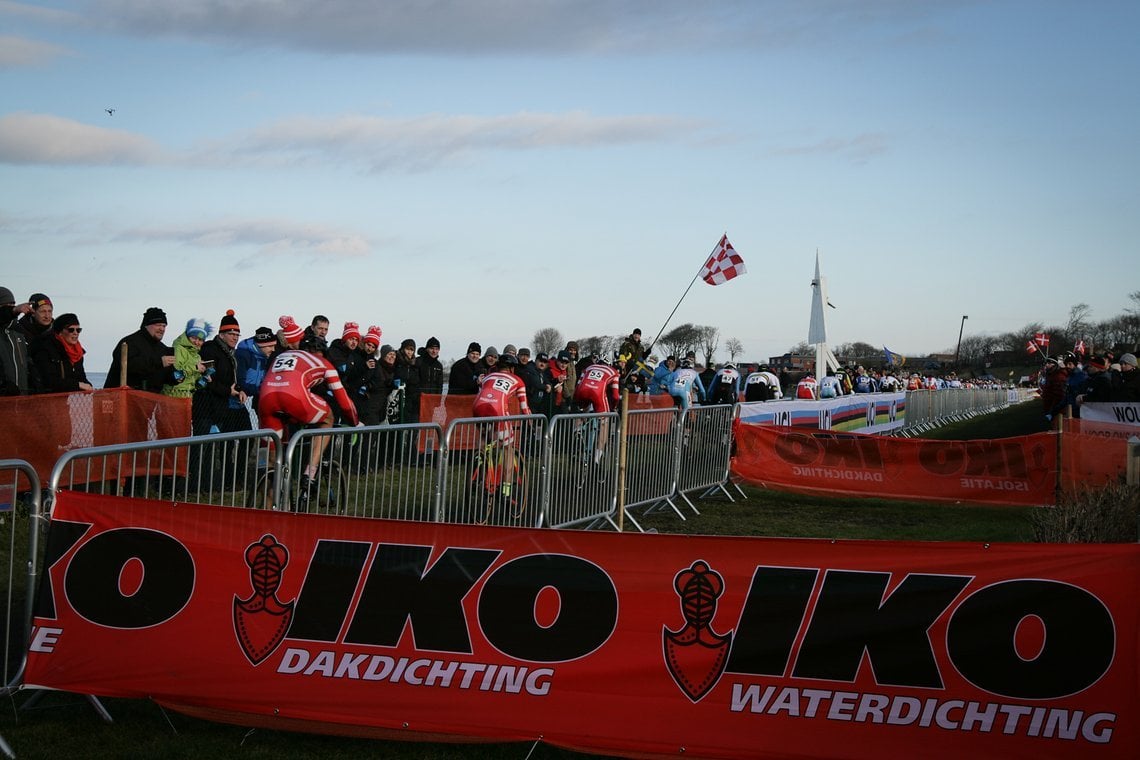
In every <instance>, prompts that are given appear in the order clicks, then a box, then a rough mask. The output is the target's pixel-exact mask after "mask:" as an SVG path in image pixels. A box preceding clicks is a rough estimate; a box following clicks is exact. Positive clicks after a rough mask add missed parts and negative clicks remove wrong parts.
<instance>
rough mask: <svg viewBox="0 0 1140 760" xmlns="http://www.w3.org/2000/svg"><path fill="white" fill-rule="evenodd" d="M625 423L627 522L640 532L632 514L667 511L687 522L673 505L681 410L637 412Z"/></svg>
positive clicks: (675, 491)
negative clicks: (635, 511) (666, 509)
mask: <svg viewBox="0 0 1140 760" xmlns="http://www.w3.org/2000/svg"><path fill="white" fill-rule="evenodd" d="M626 420H627V421H626V427H627V428H628V430H627V435H626V460H625V490H626V493H625V519H627V520H629V521H630V523H632V524H633V526H634V527H635V528H637V529H638V530H639V531H640V530H643V528H642V527H641V525H640V524H639V523H638V522H637V520H636V519H634V516H633V510H635V509H638V508H640V509H642V511H643V513H645V514H649V513H651V512H655V511H659V510H663V509H665V508H666V507H668V508H670V509H672V510H673V512H674V513H676V515H677V517H680V518H681V519H682V520H684V519H685V515H684V514H682V512H681V510H679V509H678V508H677V505H676V504H675V503H674V501H673V497H674V496H675V495H676V493H677V468H678V466H679V460H680V456H681V448H680V445H679V442H680V435H681V410H680V409H676V408H674V409H638V410H637V411H631V412H629V413H628V415H627V417H626Z"/></svg>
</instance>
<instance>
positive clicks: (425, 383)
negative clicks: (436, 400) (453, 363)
mask: <svg viewBox="0 0 1140 760" xmlns="http://www.w3.org/2000/svg"><path fill="white" fill-rule="evenodd" d="M419 353H420V355H419V356H417V357H416V374H418V375H419V386H420V393H421V394H423V393H434V394H437V395H439V394H442V393H443V364H441V363H440V361H439V339H438V338H436V337H435V336H434V335H433V336H432V337H430V338H428V341H427V343H426V344H424V347H423V348H422V349H420V352H419Z"/></svg>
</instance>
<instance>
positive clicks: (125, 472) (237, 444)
mask: <svg viewBox="0 0 1140 760" xmlns="http://www.w3.org/2000/svg"><path fill="white" fill-rule="evenodd" d="M270 443H273V444H274V446H273V450H274V452H275V456H274V463H273V464H274V466H275V468H276V469H277V470H278V471H280V470H281V469H282V467H283V463H282V449H283V447H282V446H281V445H280V443H281V442H280V438H278V436H277V434H276V433H274V432H273V431H271V430H254V431H250V432H241V433H216V434H213V435H207V436H193V437H189V438H168V439H164V440H158V441H143V442H140V443H125V444H114V445H110V446H93V447H91V448H85V449H72V450H71V451H68V452H66V453H65V454H64V455H63V456H62V457H60V458H59V460H58V461H57V462H56V463H55V467H53V468H52V471H51V478H50V480H49V484H48V488H49V491H50V493H49V500H50V494H52V493H55V492H56V491H58V490H60V489H66V490H72V491H86V492H88V493H98V494H113V495H116V496H130V497H134V498H140V499H159V500H169V501H172V502H196V503H199V504H213V505H217V506H221V507H249V506H262V505H265V504H267V503H270V502H269V500H268V499H267V498H259V499H256V500H255V499H254V498H253V494H254V493H255V492H256V491H257V490H258V489H259V488H260V489H261V493H262V496H263V497H264V496H265V494H266V492H267V489H268V488H269V487H270V486H271V485H272V484H271V483H270V482H269V481H268V480H267V479H266V478H265V477H264V473H265V471H266V468H267V466H268V465H269V464H270V463H269V462H267V461H265V460H264V459H263V457H264V456H265V455H267V453H268V450H269V448H268V447H269V444H270ZM267 483H268V484H269V485H267ZM48 511H49V513H50V504H49V505H48Z"/></svg>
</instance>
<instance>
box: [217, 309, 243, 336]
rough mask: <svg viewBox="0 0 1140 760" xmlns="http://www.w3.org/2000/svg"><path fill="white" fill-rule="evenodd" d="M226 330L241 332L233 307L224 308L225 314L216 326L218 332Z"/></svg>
mask: <svg viewBox="0 0 1140 760" xmlns="http://www.w3.org/2000/svg"><path fill="white" fill-rule="evenodd" d="M226 330H237V331H238V332H241V327H239V326H238V321H237V317H235V316H234V310H233V309H226V315H225V316H224V317H222V322H221V325H220V326H219V327H218V332H225V331H226Z"/></svg>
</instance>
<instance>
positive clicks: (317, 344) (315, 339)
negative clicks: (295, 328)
mask: <svg viewBox="0 0 1140 760" xmlns="http://www.w3.org/2000/svg"><path fill="white" fill-rule="evenodd" d="M297 347H298V348H299V349H301V350H302V351H310V352H312V353H321V354H323V353H325V352H326V351H328V350H329V342H328V341H327V340H325V339H324V338H322V337H321V336H319V335H306V336H305V337H304V338H303V339H302V340H301V343H300V345H298V346H297Z"/></svg>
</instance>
